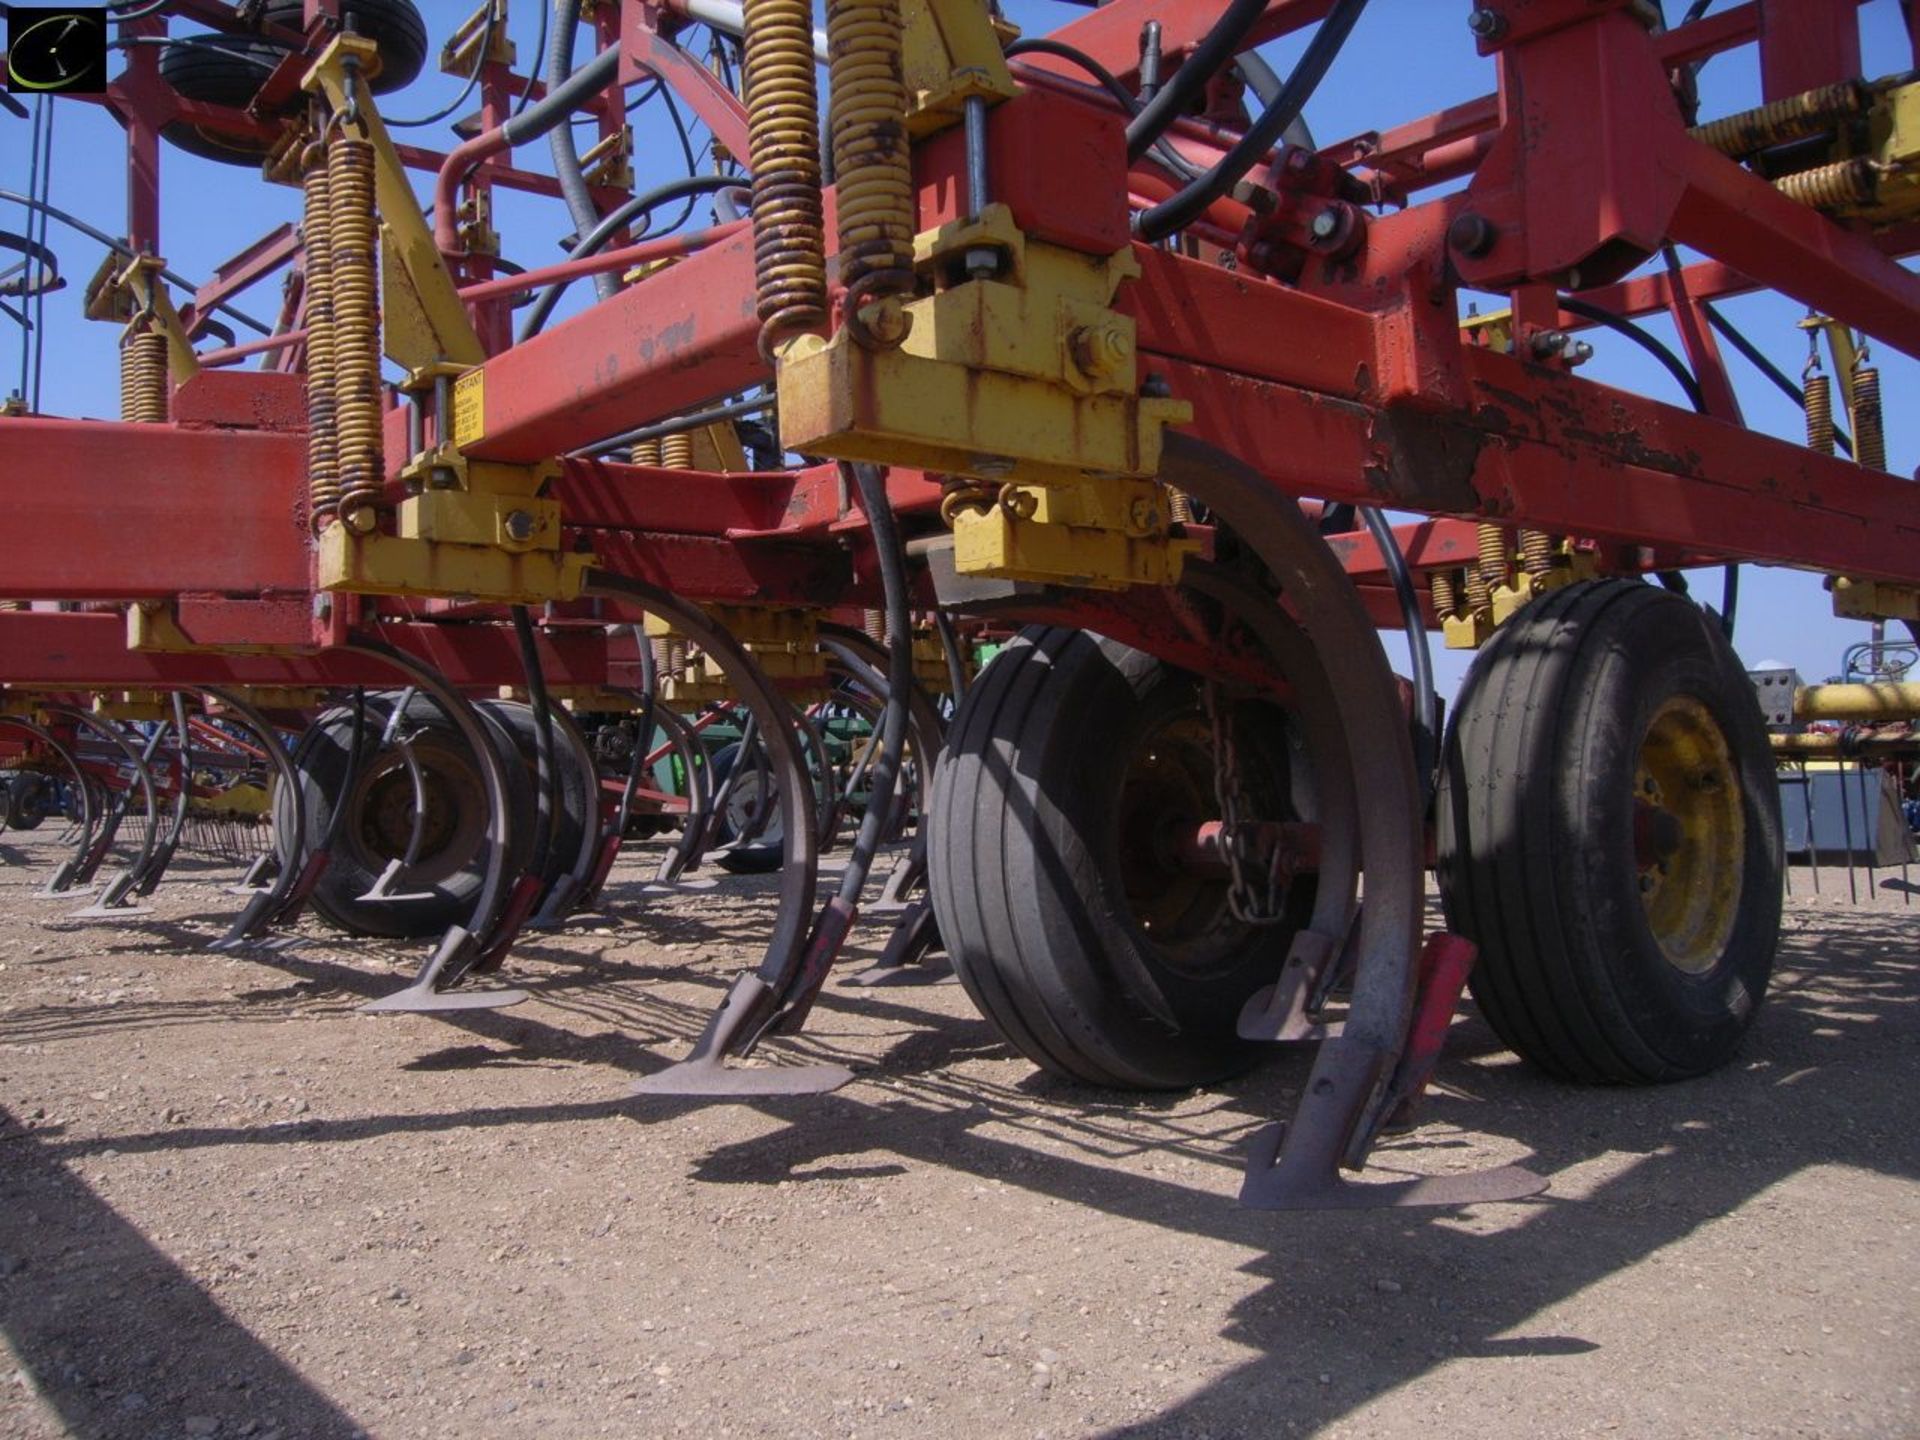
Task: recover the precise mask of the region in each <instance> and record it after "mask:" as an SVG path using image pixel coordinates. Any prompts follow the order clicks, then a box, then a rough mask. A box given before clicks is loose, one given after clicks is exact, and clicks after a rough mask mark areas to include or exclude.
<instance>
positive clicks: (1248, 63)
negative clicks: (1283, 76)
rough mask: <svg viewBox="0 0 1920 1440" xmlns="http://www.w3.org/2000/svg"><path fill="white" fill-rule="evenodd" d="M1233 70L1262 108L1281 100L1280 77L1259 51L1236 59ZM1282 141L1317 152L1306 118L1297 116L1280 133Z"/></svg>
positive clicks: (1250, 51)
mask: <svg viewBox="0 0 1920 1440" xmlns="http://www.w3.org/2000/svg"><path fill="white" fill-rule="evenodd" d="M1233 68H1234V69H1235V70H1237V71H1239V72H1240V78H1241V79H1242V80H1244V81H1245V82H1246V86H1247V88H1248V89H1249V90H1251V91H1253V98H1254V99H1256V100H1258V101H1259V102H1260V108H1261V109H1262V110H1264V109H1266V108H1267V106H1269V105H1271V104H1273V102H1274V101H1276V100H1278V99H1279V98H1280V87H1281V82H1280V77H1279V76H1278V75H1276V74H1274V73H1273V66H1271V65H1269V64H1268V63H1267V61H1266V57H1265V56H1263V55H1262V54H1261V53H1260V52H1259V51H1258V50H1247V51H1243V52H1242V53H1241V54H1239V55H1237V56H1236V57H1234V62H1233ZM1280 139H1281V141H1282V142H1283V143H1285V144H1288V145H1298V146H1299V147H1300V148H1301V149H1302V150H1317V149H1319V148H1320V147H1319V146H1317V145H1315V144H1314V143H1313V131H1311V130H1309V129H1308V128H1307V122H1306V118H1305V117H1304V116H1300V115H1296V116H1294V117H1293V119H1292V121H1291V122H1290V123H1289V124H1288V125H1287V128H1286V129H1285V130H1282V131H1281V132H1280Z"/></svg>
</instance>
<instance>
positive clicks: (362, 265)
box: [327, 134, 386, 534]
mask: <svg viewBox="0 0 1920 1440" xmlns="http://www.w3.org/2000/svg"><path fill="white" fill-rule="evenodd" d="M327 188H328V191H329V194H328V206H329V208H330V210H331V211H332V215H331V222H332V223H331V224H330V226H329V227H328V229H329V238H330V240H331V241H332V247H333V252H332V255H331V257H330V258H331V260H332V264H333V369H334V386H333V394H334V406H335V420H334V423H335V426H336V427H337V429H338V432H339V437H340V441H339V443H340V501H339V508H340V519H341V522H342V523H343V524H345V525H346V526H347V527H348V528H349V529H352V530H355V531H358V532H360V533H361V534H365V533H366V532H367V531H369V530H371V529H372V528H373V525H374V515H373V506H374V503H375V502H376V501H377V500H378V499H379V498H380V491H381V487H382V484H383V482H384V480H385V476H386V467H385V465H384V463H383V460H382V456H381V438H382V437H381V416H380V299H379V290H378V284H379V282H378V277H377V268H376V267H377V262H378V255H377V253H376V250H375V245H376V237H377V234H378V230H377V224H378V222H377V220H376V218H375V215H374V207H373V194H374V154H373V146H372V145H371V144H370V143H369V142H368V141H366V140H364V139H362V138H361V137H359V136H357V135H349V134H342V135H340V136H339V137H337V138H336V139H335V140H334V142H333V143H332V145H330V146H329V147H328V149H327Z"/></svg>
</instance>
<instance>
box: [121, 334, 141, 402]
mask: <svg viewBox="0 0 1920 1440" xmlns="http://www.w3.org/2000/svg"><path fill="white" fill-rule="evenodd" d="M133 356H134V350H133V334H132V332H131V331H129V332H128V333H127V334H125V335H122V336H121V337H120V418H121V419H122V420H125V421H128V422H131V421H132V420H133V412H134V411H135V410H136V409H138V408H139V404H140V400H139V397H140V385H139V381H138V378H137V376H138V372H137V371H136V370H135V368H134V361H133Z"/></svg>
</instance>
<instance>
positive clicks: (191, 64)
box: [160, 35, 305, 165]
mask: <svg viewBox="0 0 1920 1440" xmlns="http://www.w3.org/2000/svg"><path fill="white" fill-rule="evenodd" d="M285 54H286V51H285V50H284V49H282V48H281V47H280V46H278V45H275V44H273V43H272V42H271V41H267V40H261V39H258V38H256V37H253V36H248V35H197V36H192V37H189V38H186V39H182V40H177V41H175V42H174V43H173V44H171V45H168V46H167V47H166V48H165V49H164V50H162V51H161V52H160V78H161V79H162V80H164V81H166V82H167V84H169V85H171V86H172V87H173V88H174V90H175V92H177V93H178V94H179V95H180V96H181V98H182V99H186V100H197V101H200V102H201V103H202V104H206V105H219V106H222V107H224V108H226V109H229V110H239V109H244V108H245V107H246V105H247V104H248V103H249V102H250V101H251V100H252V99H253V97H254V94H255V93H256V92H257V91H258V90H259V89H260V85H261V83H262V82H263V81H264V80H265V79H266V78H267V76H268V75H270V74H272V73H273V69H274V67H275V66H276V65H278V64H279V63H280V59H281V57H282V56H283V55H285ZM304 103H305V97H304V96H295V97H294V98H293V99H291V100H290V101H289V102H288V103H287V105H286V106H285V107H284V109H283V113H287V114H291V113H292V112H293V111H296V110H298V109H299V108H300V107H301V105H303V104H304ZM160 133H161V135H162V136H164V137H165V138H166V140H167V142H168V143H169V144H172V145H175V146H177V147H179V148H180V149H182V150H184V151H186V152H187V153H188V154H189V155H198V156H200V158H201V159H203V160H217V161H219V162H220V163H221V164H223V165H258V164H259V163H260V161H261V158H262V157H263V156H265V155H266V153H267V148H268V147H267V146H266V145H265V144H263V143H259V142H256V141H253V140H248V139H241V138H239V137H237V136H232V135H226V134H223V133H221V132H220V131H217V130H203V129H201V128H200V127H199V126H197V125H193V124H191V123H189V122H188V121H185V120H176V121H174V122H173V123H172V124H170V125H168V126H166V127H165V128H164V129H163V130H161V132H160Z"/></svg>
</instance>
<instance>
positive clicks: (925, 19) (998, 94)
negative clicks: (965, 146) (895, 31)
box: [900, 0, 1020, 139]
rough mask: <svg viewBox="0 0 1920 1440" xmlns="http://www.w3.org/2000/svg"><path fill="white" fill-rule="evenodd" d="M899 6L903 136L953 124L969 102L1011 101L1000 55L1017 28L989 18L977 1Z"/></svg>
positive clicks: (922, 0) (912, 1) (915, 0)
mask: <svg viewBox="0 0 1920 1440" xmlns="http://www.w3.org/2000/svg"><path fill="white" fill-rule="evenodd" d="M900 8H901V18H902V20H903V22H904V24H903V27H902V34H901V57H900V69H901V78H902V79H904V80H905V81H906V82H907V133H908V134H909V135H911V136H913V137H914V138H915V139H919V138H920V137H921V136H923V135H931V134H933V133H934V132H936V131H939V130H944V129H946V128H947V127H948V126H949V125H957V124H959V123H960V121H961V119H962V118H963V115H964V111H965V107H966V102H967V100H969V99H971V98H974V97H979V98H981V99H984V100H985V101H986V102H987V103H988V104H990V105H997V104H998V103H999V102H1000V101H1002V100H1006V99H1009V98H1011V96H1012V95H1013V93H1014V89H1015V87H1014V83H1013V72H1012V71H1011V70H1009V69H1008V68H1007V57H1006V55H1005V54H1004V53H1003V52H1004V51H1005V50H1006V47H1007V44H1008V42H1010V41H1012V40H1014V39H1017V38H1018V37H1019V34H1020V31H1019V29H1018V28H1017V27H1015V26H1012V25H1009V24H1007V23H1006V22H1005V21H1004V20H995V19H993V18H992V17H991V16H989V15H988V14H987V7H986V6H984V5H982V4H980V3H979V0H906V3H905V4H903V5H902V6H901V7H900Z"/></svg>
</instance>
